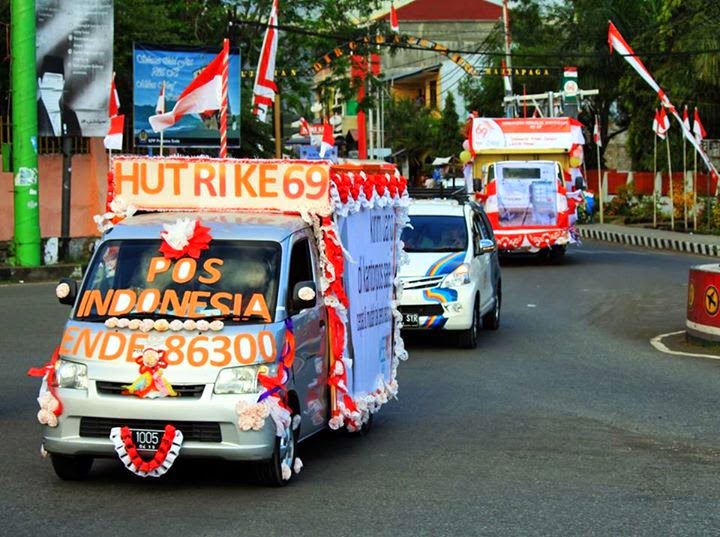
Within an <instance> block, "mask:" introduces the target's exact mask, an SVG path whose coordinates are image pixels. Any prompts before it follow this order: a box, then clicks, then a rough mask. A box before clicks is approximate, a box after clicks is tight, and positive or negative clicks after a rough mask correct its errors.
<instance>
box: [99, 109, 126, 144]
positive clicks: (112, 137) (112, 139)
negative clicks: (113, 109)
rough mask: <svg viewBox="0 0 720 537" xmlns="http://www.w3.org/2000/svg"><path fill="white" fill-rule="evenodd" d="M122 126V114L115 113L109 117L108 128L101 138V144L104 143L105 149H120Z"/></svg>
mask: <svg viewBox="0 0 720 537" xmlns="http://www.w3.org/2000/svg"><path fill="white" fill-rule="evenodd" d="M124 128H125V116H124V115H119V116H117V115H116V116H113V117H111V118H110V128H109V129H108V133H107V135H106V136H105V138H103V144H104V145H105V149H110V150H115V151H122V143H123V130H124Z"/></svg>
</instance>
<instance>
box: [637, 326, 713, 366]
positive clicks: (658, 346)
mask: <svg viewBox="0 0 720 537" xmlns="http://www.w3.org/2000/svg"><path fill="white" fill-rule="evenodd" d="M684 333H685V330H678V331H677V332H668V333H667V334H660V335H659V336H655V337H654V338H652V339H651V340H650V345H652V346H653V347H655V350H658V351H660V352H664V353H665V354H673V355H675V356H691V357H694V358H710V359H711V360H720V356H717V355H715V354H700V353H695V352H681V351H673V350H670V349H668V348H667V346H666V345H665V344H664V343H663V342H662V340H663V339H664V338H666V337H668V336H677V335H678V334H684Z"/></svg>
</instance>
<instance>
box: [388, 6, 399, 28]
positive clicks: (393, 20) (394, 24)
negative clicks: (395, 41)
mask: <svg viewBox="0 0 720 537" xmlns="http://www.w3.org/2000/svg"><path fill="white" fill-rule="evenodd" d="M390 29H391V30H392V31H393V32H395V33H398V32H400V24H399V23H398V16H397V11H395V4H390Z"/></svg>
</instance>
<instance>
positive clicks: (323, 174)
mask: <svg viewBox="0 0 720 537" xmlns="http://www.w3.org/2000/svg"><path fill="white" fill-rule="evenodd" d="M113 175H114V184H115V196H116V197H120V198H122V199H123V200H124V201H125V202H127V203H128V204H132V205H134V206H135V207H136V208H137V209H140V210H173V209H177V210H198V209H204V210H211V211H212V210H215V211H220V210H223V211H225V210H258V211H266V210H276V211H282V212H291V213H297V212H299V211H300V210H301V209H302V210H308V211H312V212H317V213H320V214H329V213H330V194H329V187H330V165H329V163H327V162H323V161H297V160H293V161H289V160H239V159H211V158H182V157H175V158H151V157H148V158H138V157H130V156H118V157H116V158H115V159H113Z"/></svg>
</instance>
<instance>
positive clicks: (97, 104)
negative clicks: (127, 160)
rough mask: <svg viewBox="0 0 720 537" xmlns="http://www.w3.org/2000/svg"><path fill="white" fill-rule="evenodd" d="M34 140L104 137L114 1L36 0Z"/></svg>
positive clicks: (105, 131)
mask: <svg viewBox="0 0 720 537" xmlns="http://www.w3.org/2000/svg"><path fill="white" fill-rule="evenodd" d="M35 20H36V25H37V38H36V56H35V58H36V61H37V79H38V134H39V135H40V136H61V135H62V134H63V133H65V134H68V135H70V136H98V137H103V136H105V134H106V133H107V130H108V125H109V119H108V117H107V110H108V88H109V87H110V83H111V79H112V72H113V0H94V1H93V2H77V1H73V0H36V3H35Z"/></svg>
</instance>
